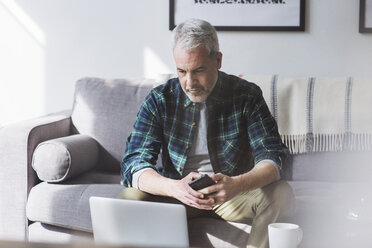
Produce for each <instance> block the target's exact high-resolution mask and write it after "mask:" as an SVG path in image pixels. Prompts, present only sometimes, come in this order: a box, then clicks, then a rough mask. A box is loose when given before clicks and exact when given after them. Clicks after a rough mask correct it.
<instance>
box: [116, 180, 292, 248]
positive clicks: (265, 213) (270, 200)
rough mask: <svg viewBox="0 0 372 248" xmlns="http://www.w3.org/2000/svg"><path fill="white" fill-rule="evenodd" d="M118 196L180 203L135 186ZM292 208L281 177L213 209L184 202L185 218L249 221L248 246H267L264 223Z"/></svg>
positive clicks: (275, 218)
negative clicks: (201, 207) (195, 206)
mask: <svg viewBox="0 0 372 248" xmlns="http://www.w3.org/2000/svg"><path fill="white" fill-rule="evenodd" d="M118 198H121V199H131V200H142V201H156V202H168V203H180V204H182V203H181V202H179V201H178V200H176V199H173V198H168V197H161V196H155V195H151V194H148V193H145V192H142V191H140V190H138V189H135V188H125V189H124V190H123V191H122V192H120V193H119V195H118ZM293 211H294V194H293V191H292V188H291V187H290V186H289V185H288V183H286V182H284V181H277V182H274V183H271V184H269V185H267V186H265V187H262V188H260V189H256V190H252V191H249V192H245V193H242V194H240V195H237V196H235V197H234V198H233V199H231V200H230V201H227V202H225V203H223V204H221V205H218V206H216V207H215V208H214V209H213V210H200V209H197V208H193V207H189V206H186V212H187V218H188V219H191V218H195V217H201V216H203V217H212V218H219V219H224V220H226V221H234V222H243V223H245V222H247V221H251V222H252V229H251V233H250V235H249V239H248V244H247V247H249V248H253V247H257V248H268V247H269V240H268V232H267V226H268V225H269V224H270V223H273V222H278V221H281V219H283V218H285V217H288V216H289V215H291V214H292V213H293Z"/></svg>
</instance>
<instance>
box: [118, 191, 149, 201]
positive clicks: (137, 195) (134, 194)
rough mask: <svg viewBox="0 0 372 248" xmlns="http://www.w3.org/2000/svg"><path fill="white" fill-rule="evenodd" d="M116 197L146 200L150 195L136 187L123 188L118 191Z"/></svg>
mask: <svg viewBox="0 0 372 248" xmlns="http://www.w3.org/2000/svg"><path fill="white" fill-rule="evenodd" d="M116 198H119V199H125V200H137V201H148V200H150V199H149V198H150V195H149V194H147V193H145V192H143V191H141V190H139V189H136V188H124V189H123V190H122V191H120V193H119V194H118V195H117V196H116Z"/></svg>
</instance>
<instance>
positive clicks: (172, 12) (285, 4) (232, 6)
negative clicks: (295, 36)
mask: <svg viewBox="0 0 372 248" xmlns="http://www.w3.org/2000/svg"><path fill="white" fill-rule="evenodd" d="M305 1H306V0H169V30H173V29H174V28H175V27H176V26H177V24H179V23H181V22H183V21H185V20H187V19H190V18H197V19H203V20H206V21H208V22H209V23H211V24H212V25H213V26H214V27H215V28H216V30H222V31H230V30H231V31H304V30H305Z"/></svg>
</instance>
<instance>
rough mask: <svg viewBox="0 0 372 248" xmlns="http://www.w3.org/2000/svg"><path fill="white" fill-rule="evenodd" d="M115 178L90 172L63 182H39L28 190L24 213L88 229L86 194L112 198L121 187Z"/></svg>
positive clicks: (50, 222) (41, 220) (88, 211)
mask: <svg viewBox="0 0 372 248" xmlns="http://www.w3.org/2000/svg"><path fill="white" fill-rule="evenodd" d="M119 181H120V176H119V175H112V174H104V173H99V172H96V173H93V172H92V173H87V174H84V175H83V176H82V177H77V178H74V179H73V180H70V181H66V182H64V183H59V184H51V183H47V182H42V183H40V184H38V185H36V186H34V187H33V188H32V190H31V192H30V195H29V198H28V202H27V207H26V214H27V217H28V219H29V220H31V221H38V222H42V223H46V224H50V225H54V226H60V227H64V228H69V229H73V230H80V231H87V232H91V231H92V225H91V219H90V209H89V198H90V197H91V196H102V197H111V198H115V197H116V195H117V194H118V193H119V192H120V191H121V190H122V189H123V186H121V185H120V184H119Z"/></svg>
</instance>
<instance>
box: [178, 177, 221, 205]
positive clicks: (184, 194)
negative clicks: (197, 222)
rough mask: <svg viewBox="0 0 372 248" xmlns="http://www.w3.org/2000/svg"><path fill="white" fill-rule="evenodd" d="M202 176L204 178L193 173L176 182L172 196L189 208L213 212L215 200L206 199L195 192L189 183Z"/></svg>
mask: <svg viewBox="0 0 372 248" xmlns="http://www.w3.org/2000/svg"><path fill="white" fill-rule="evenodd" d="M200 176H202V174H199V173H197V172H191V173H190V174H188V175H187V176H186V177H184V178H182V179H181V180H174V182H173V185H172V187H171V196H172V197H173V198H176V199H177V200H179V201H181V202H182V203H184V204H186V205H188V206H191V207H195V208H199V209H205V210H211V209H212V208H213V207H214V206H215V202H214V199H211V198H208V197H205V195H204V194H202V193H200V192H198V191H195V190H193V189H192V188H191V187H190V186H189V182H191V181H192V180H194V179H196V178H198V177H200Z"/></svg>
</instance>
